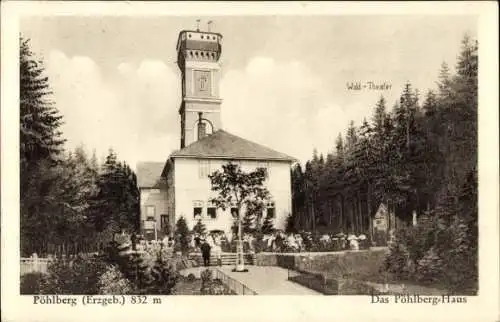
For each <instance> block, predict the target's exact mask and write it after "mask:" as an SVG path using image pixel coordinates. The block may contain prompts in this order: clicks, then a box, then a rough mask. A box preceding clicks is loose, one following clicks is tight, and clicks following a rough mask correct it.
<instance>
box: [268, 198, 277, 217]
mask: <svg viewBox="0 0 500 322" xmlns="http://www.w3.org/2000/svg"><path fill="white" fill-rule="evenodd" d="M275 215H276V207H275V205H274V202H270V203H268V204H267V217H268V218H274V217H275Z"/></svg>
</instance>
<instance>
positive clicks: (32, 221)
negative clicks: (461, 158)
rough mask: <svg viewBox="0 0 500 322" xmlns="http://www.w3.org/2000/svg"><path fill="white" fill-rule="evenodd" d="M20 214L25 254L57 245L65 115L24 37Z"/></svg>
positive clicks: (21, 72)
mask: <svg viewBox="0 0 500 322" xmlns="http://www.w3.org/2000/svg"><path fill="white" fill-rule="evenodd" d="M19 59H20V61H19V77H20V79H19V80H20V84H19V86H20V87H19V90H20V92H19V95H20V97H19V101H20V106H19V109H20V114H19V117H20V119H19V125H20V199H21V200H20V210H21V222H20V223H21V252H22V253H23V254H25V255H30V254H31V253H32V252H38V253H41V252H44V251H46V248H47V246H48V241H49V240H52V241H54V242H55V238H56V236H55V233H54V231H53V228H52V227H51V224H50V223H51V222H54V221H56V220H59V216H60V215H61V213H62V210H63V208H64V203H63V202H61V201H60V200H57V199H55V194H56V190H57V188H58V185H59V182H58V180H59V176H58V171H59V170H58V167H60V161H61V158H62V154H61V152H62V147H63V144H64V139H63V138H62V133H61V131H60V127H61V125H62V122H63V120H62V116H61V115H60V114H59V112H58V110H57V109H56V107H55V105H54V102H53V101H52V100H51V97H52V92H51V90H50V86H49V82H48V77H47V76H46V75H45V69H44V66H43V63H42V62H41V61H39V60H37V59H36V58H35V56H34V54H33V53H32V51H31V50H30V48H29V40H27V39H23V38H22V37H20V55H19Z"/></svg>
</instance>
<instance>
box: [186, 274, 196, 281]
mask: <svg viewBox="0 0 500 322" xmlns="http://www.w3.org/2000/svg"><path fill="white" fill-rule="evenodd" d="M195 280H196V277H195V276H194V274H193V273H189V274H188V276H187V281H188V282H194V281H195Z"/></svg>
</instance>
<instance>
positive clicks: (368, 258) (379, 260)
mask: <svg viewBox="0 0 500 322" xmlns="http://www.w3.org/2000/svg"><path fill="white" fill-rule="evenodd" d="M386 253H387V249H386V248H376V249H370V250H359V251H343V252H325V253H283V254H280V253H259V254H257V255H256V265H259V266H279V267H283V268H287V269H292V270H298V271H307V272H322V273H327V274H328V275H330V276H331V277H332V278H336V277H346V278H347V277H349V278H362V277H363V276H367V275H372V274H377V273H378V271H379V269H380V268H381V267H382V265H383V261H384V258H385V255H386Z"/></svg>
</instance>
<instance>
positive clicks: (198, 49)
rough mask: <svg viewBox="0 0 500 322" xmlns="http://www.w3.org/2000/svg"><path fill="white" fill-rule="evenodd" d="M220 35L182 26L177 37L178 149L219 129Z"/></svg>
mask: <svg viewBox="0 0 500 322" xmlns="http://www.w3.org/2000/svg"><path fill="white" fill-rule="evenodd" d="M221 42H222V35H221V34H219V33H214V32H208V31H200V30H199V29H197V30H196V31H191V30H183V31H181V32H180V33H179V38H178V40H177V64H178V65H179V68H180V70H181V73H182V102H181V106H180V108H179V114H180V115H181V149H182V148H184V147H186V146H187V145H189V144H191V143H193V142H195V141H197V140H199V139H201V138H202V137H204V136H206V135H208V134H211V133H213V132H215V131H217V130H219V129H221V127H222V126H221V120H220V107H221V103H222V100H221V99H220V97H219V80H220V65H219V63H218V62H219V58H220V55H221Z"/></svg>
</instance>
